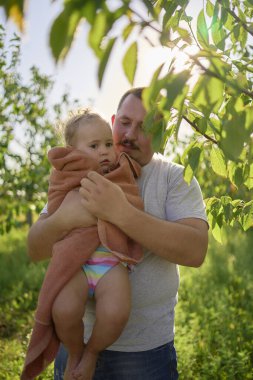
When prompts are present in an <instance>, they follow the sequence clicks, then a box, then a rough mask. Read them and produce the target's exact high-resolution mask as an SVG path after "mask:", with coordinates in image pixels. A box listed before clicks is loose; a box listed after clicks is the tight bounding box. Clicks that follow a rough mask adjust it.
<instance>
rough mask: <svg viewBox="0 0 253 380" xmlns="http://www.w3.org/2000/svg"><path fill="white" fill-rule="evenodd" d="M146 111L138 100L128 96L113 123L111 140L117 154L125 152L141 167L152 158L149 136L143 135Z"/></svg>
mask: <svg viewBox="0 0 253 380" xmlns="http://www.w3.org/2000/svg"><path fill="white" fill-rule="evenodd" d="M145 116H146V110H145V108H144V107H143V105H142V102H141V100H140V99H139V98H137V97H136V96H134V95H132V94H131V95H128V96H127V98H126V99H125V100H124V101H123V103H122V105H121V107H120V109H119V110H118V112H117V114H116V116H115V119H114V121H113V139H114V143H115V146H116V149H117V151H118V153H121V152H125V153H127V154H128V155H129V156H130V157H132V158H133V159H134V160H136V161H137V162H138V163H139V164H140V165H141V166H144V165H146V164H147V163H148V162H149V161H150V160H151V158H152V156H153V153H154V152H153V150H152V145H151V136H148V135H146V134H145V133H144V131H143V129H142V127H143V120H144V118H145Z"/></svg>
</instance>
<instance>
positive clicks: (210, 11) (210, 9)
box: [206, 0, 214, 17]
mask: <svg viewBox="0 0 253 380" xmlns="http://www.w3.org/2000/svg"><path fill="white" fill-rule="evenodd" d="M213 11H214V5H213V3H212V2H211V1H210V0H207V2H206V13H207V16H209V17H212V16H213Z"/></svg>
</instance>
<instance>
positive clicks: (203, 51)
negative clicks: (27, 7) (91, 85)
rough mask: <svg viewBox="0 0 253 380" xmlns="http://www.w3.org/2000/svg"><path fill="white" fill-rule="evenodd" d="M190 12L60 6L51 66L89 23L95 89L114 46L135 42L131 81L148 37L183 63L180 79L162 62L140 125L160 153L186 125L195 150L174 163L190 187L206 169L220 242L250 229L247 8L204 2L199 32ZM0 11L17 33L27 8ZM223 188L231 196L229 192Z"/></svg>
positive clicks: (250, 32)
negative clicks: (228, 228)
mask: <svg viewBox="0 0 253 380" xmlns="http://www.w3.org/2000/svg"><path fill="white" fill-rule="evenodd" d="M137 3H138V4H139V5H141V6H142V7H141V9H142V11H141V12H140V11H138V10H137V8H138V7H136V4H137ZM0 4H1V3H0ZM191 4H192V2H191V0H180V1H178V0H177V1H176V0H170V1H169V0H157V1H155V0H140V1H138V2H136V1H131V0H119V1H118V2H117V5H115V2H114V3H113V7H112V3H111V2H110V1H103V0H96V1H93V0H87V1H85V2H84V1H82V0H75V1H71V0H65V1H64V2H63V10H62V11H61V13H60V14H59V15H58V16H57V18H56V19H55V20H54V22H53V24H52V28H51V33H50V41H49V44H50V47H51V50H52V54H53V56H54V58H55V60H56V61H59V60H62V59H64V58H65V57H66V55H67V54H68V52H69V49H70V47H71V43H72V41H73V37H74V35H75V31H76V29H77V26H78V25H79V23H80V21H81V20H85V21H86V22H87V23H88V24H89V25H90V30H89V33H88V43H89V45H90V47H91V48H92V49H93V51H94V52H95V54H96V56H97V58H98V60H99V68H98V81H99V84H101V83H102V79H103V75H104V71H105V68H106V65H107V63H108V61H109V57H110V54H111V52H112V51H113V47H114V45H115V43H116V41H121V43H122V42H128V41H131V42H130V45H129V42H128V44H126V46H127V47H126V53H125V55H124V58H123V61H122V66H123V69H124V71H125V74H126V77H127V78H128V80H129V82H130V84H133V83H134V77H135V72H136V67H137V64H138V44H139V41H140V38H145V39H146V40H149V34H148V32H149V30H152V31H154V33H156V36H157V37H158V38H157V41H158V42H157V44H158V45H161V46H164V47H167V48H171V49H175V48H177V49H180V51H183V52H185V54H187V55H188V64H187V66H186V67H185V69H184V70H182V71H181V72H178V71H177V70H176V67H175V62H174V61H172V62H171V65H170V68H169V70H168V71H167V72H166V73H164V65H163V64H161V66H160V67H159V68H158V69H157V70H156V71H155V73H154V75H153V78H152V79H151V82H150V85H149V86H148V88H147V89H146V90H145V92H144V104H145V107H146V109H147V111H148V114H147V117H146V120H145V125H146V129H147V131H149V132H151V133H152V134H153V135H154V148H155V149H156V150H163V149H164V148H165V146H166V143H167V141H168V139H170V144H172V137H174V138H175V144H178V132H179V129H180V128H181V125H182V121H184V123H185V124H187V125H188V127H189V128H191V129H192V133H193V135H192V140H191V143H190V144H189V145H188V146H187V147H186V149H185V150H184V153H183V154H181V157H180V160H181V161H182V163H183V164H184V166H185V179H186V181H187V182H189V181H190V180H191V178H192V176H193V175H196V176H197V177H198V178H199V177H200V173H202V175H203V173H204V172H203V167H204V168H205V170H207V172H205V176H206V175H207V173H208V178H209V183H210V182H211V183H210V185H211V186H210V188H211V189H212V193H210V188H209V191H208V193H209V194H208V195H209V198H208V199H207V212H208V216H209V221H210V225H211V228H212V229H213V231H214V232H215V236H216V238H217V239H219V240H221V235H222V226H224V225H226V224H227V225H234V224H235V223H238V222H239V223H240V225H241V226H242V228H243V229H244V230H247V229H248V228H250V227H251V226H252V224H253V201H252V188H253V163H252V155H253V147H252V143H253V138H252V134H253V107H252V99H253V90H252V84H253V81H252V73H253V65H252V62H253V58H252V55H253V46H252V45H253V44H252V36H253V24H252V18H253V1H252V0H223V1H221V0H204V1H203V9H202V10H201V11H200V13H199V15H198V18H197V27H196V28H195V29H194V26H193V22H192V18H191V17H190V16H189V15H188V14H187V12H188V9H189V7H190V6H191ZM2 5H3V6H4V9H5V12H6V15H7V16H9V17H13V18H15V19H16V20H18V23H19V25H20V26H21V27H22V19H23V5H24V1H23V0H16V1H15V0H7V1H5V2H2ZM14 5H15V6H16V8H15V9H14ZM138 9H139V8H138ZM119 20H121V23H118V21H119ZM116 23H117V28H114V27H115V25H116ZM120 25H121V26H122V27H121V29H120ZM115 30H116V31H117V32H116V33H115ZM130 37H131V39H130ZM150 43H151V46H153V44H154V43H153V42H151V41H150ZM192 45H195V46H196V47H197V52H196V53H195V54H189V47H190V46H192ZM196 73H197V79H196ZM157 114H162V115H163V119H162V120H161V118H156V115H157ZM204 160H205V162H206V166H205V165H204V164H203V162H204ZM224 183H226V184H228V185H226V186H225V187H224ZM213 184H215V188H214V187H213ZM228 187H229V188H230V189H233V192H230V193H228V192H227V190H226V189H227V188H228ZM214 189H215V191H214ZM223 191H225V193H222V192H223Z"/></svg>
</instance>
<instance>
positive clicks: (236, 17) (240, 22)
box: [217, 0, 253, 36]
mask: <svg viewBox="0 0 253 380" xmlns="http://www.w3.org/2000/svg"><path fill="white" fill-rule="evenodd" d="M217 3H218V4H220V5H221V6H222V8H223V9H225V11H227V12H228V13H229V14H230V15H231V16H232V17H233V18H234V19H235V20H236V21H237V22H238V23H239V24H241V26H242V27H243V28H244V29H245V30H246V31H247V32H248V33H249V34H251V36H253V32H252V30H251V29H250V28H249V27H248V25H247V24H245V22H243V20H242V19H240V17H239V16H237V14H236V13H235V12H234V11H232V9H229V8H226V7H224V5H222V0H217Z"/></svg>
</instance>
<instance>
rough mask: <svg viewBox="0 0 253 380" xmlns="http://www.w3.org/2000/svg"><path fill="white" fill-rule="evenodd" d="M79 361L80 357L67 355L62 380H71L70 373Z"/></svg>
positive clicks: (71, 375)
mask: <svg viewBox="0 0 253 380" xmlns="http://www.w3.org/2000/svg"><path fill="white" fill-rule="evenodd" d="M79 361H80V357H78V356H70V355H69V357H68V360H67V365H66V369H65V372H64V380H73V374H72V372H73V370H74V369H75V368H76V367H77V365H78V363H79Z"/></svg>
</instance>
